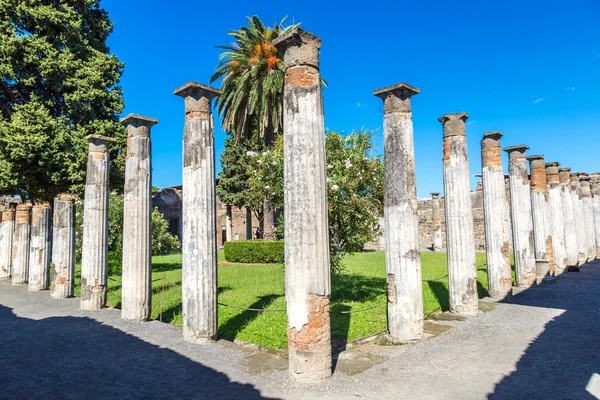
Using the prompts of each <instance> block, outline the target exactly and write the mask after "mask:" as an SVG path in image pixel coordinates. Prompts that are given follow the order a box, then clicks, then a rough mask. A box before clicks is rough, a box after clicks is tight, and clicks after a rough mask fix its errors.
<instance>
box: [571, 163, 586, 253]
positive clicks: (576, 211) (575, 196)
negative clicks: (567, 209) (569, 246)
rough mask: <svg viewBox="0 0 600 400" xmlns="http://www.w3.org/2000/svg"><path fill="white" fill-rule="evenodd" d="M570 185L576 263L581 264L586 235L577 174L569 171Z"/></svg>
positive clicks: (584, 250)
mask: <svg viewBox="0 0 600 400" xmlns="http://www.w3.org/2000/svg"><path fill="white" fill-rule="evenodd" d="M570 185H571V198H572V201H573V216H574V218H575V235H576V236H577V265H583V264H585V263H586V262H587V235H586V229H585V228H586V223H585V216H584V212H583V208H584V206H583V197H582V196H581V182H580V181H579V174H577V173H571V183H570Z"/></svg>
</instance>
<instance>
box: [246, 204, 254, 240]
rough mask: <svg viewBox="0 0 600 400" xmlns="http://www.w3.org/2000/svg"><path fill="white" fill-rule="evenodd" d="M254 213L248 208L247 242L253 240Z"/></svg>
mask: <svg viewBox="0 0 600 400" xmlns="http://www.w3.org/2000/svg"><path fill="white" fill-rule="evenodd" d="M252 239H254V238H253V237H252V211H250V209H249V208H246V240H252Z"/></svg>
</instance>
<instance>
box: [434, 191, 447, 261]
mask: <svg viewBox="0 0 600 400" xmlns="http://www.w3.org/2000/svg"><path fill="white" fill-rule="evenodd" d="M431 219H432V224H433V228H432V237H433V246H432V248H433V251H437V252H440V251H443V250H444V245H443V242H442V219H441V217H440V194H439V193H431Z"/></svg>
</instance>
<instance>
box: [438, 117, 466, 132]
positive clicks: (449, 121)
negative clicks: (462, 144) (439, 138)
mask: <svg viewBox="0 0 600 400" xmlns="http://www.w3.org/2000/svg"><path fill="white" fill-rule="evenodd" d="M468 118H469V114H467V113H466V112H460V113H455V114H444V115H442V116H441V117H439V118H438V121H440V122H441V123H442V126H443V130H444V137H448V136H466V132H465V121H466V120H467V119H468Z"/></svg>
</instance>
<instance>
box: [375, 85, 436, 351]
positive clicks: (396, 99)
mask: <svg viewBox="0 0 600 400" xmlns="http://www.w3.org/2000/svg"><path fill="white" fill-rule="evenodd" d="M373 94H374V95H375V96H377V97H379V98H381V99H382V100H383V103H384V106H383V110H384V111H383V141H384V145H383V147H384V159H385V181H384V213H383V215H384V223H385V228H384V232H385V241H386V243H385V248H386V253H385V261H386V262H385V264H386V270H387V280H388V282H387V285H388V295H387V299H388V302H387V316H388V331H389V335H390V339H391V341H392V342H393V343H402V342H409V341H413V340H418V339H421V338H422V337H423V289H422V281H421V257H420V254H419V215H418V210H417V188H416V172H415V149H414V147H415V146H414V134H413V124H412V113H411V104H410V98H411V97H412V96H414V95H415V94H419V89H417V88H416V87H413V86H410V85H407V84H406V83H399V84H397V85H394V86H389V87H385V88H383V89H379V90H375V91H374V92H373ZM435 202H437V203H438V209H437V220H438V225H439V200H434V203H435ZM434 207H435V206H434ZM434 213H435V211H434ZM434 228H435V215H434Z"/></svg>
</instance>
